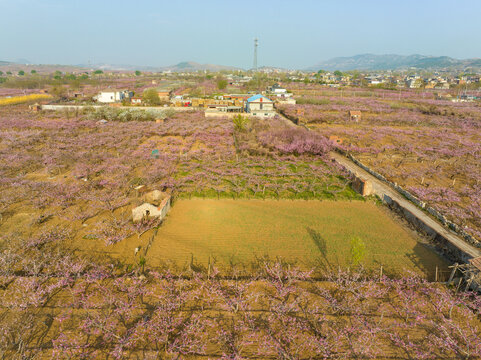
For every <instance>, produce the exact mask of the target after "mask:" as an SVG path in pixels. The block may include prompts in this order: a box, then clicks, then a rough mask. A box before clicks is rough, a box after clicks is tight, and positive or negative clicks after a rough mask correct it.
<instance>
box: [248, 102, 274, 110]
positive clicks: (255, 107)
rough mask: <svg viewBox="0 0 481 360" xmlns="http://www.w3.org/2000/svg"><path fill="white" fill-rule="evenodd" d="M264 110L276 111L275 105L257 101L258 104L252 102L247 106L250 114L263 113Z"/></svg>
mask: <svg viewBox="0 0 481 360" xmlns="http://www.w3.org/2000/svg"><path fill="white" fill-rule="evenodd" d="M263 110H267V111H271V110H274V103H272V102H266V101H262V102H257V101H256V102H250V103H248V104H247V111H248V112H252V111H263Z"/></svg>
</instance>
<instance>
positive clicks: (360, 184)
mask: <svg viewBox="0 0 481 360" xmlns="http://www.w3.org/2000/svg"><path fill="white" fill-rule="evenodd" d="M351 186H352V188H353V189H354V191H355V192H357V193H358V194H360V195H362V196H369V195H372V194H374V191H373V188H372V182H370V181H369V180H366V179H363V178H361V177H359V176H357V175H356V176H355V177H354V180H353V181H352V185H351Z"/></svg>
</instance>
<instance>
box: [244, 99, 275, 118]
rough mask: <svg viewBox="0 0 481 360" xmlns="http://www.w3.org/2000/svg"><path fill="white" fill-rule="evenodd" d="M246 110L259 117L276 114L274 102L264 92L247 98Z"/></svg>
mask: <svg viewBox="0 0 481 360" xmlns="http://www.w3.org/2000/svg"><path fill="white" fill-rule="evenodd" d="M246 112H247V113H249V114H251V115H253V116H258V117H273V116H275V115H276V112H275V110H274V102H273V101H272V100H271V99H269V98H267V97H265V96H264V95H262V94H257V95H254V96H251V97H250V98H248V99H247V101H246Z"/></svg>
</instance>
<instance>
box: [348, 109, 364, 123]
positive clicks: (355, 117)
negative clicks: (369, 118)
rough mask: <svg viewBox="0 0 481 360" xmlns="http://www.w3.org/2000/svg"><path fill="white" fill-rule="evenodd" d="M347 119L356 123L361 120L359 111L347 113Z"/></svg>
mask: <svg viewBox="0 0 481 360" xmlns="http://www.w3.org/2000/svg"><path fill="white" fill-rule="evenodd" d="M349 119H350V120H351V121H355V122H358V121H359V120H361V111H359V110H351V111H349Z"/></svg>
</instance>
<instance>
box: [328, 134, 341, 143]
mask: <svg viewBox="0 0 481 360" xmlns="http://www.w3.org/2000/svg"><path fill="white" fill-rule="evenodd" d="M329 140H330V141H332V142H333V143H334V144H339V145H341V144H342V141H343V140H342V139H341V138H340V137H339V136H336V135H331V136H329Z"/></svg>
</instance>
